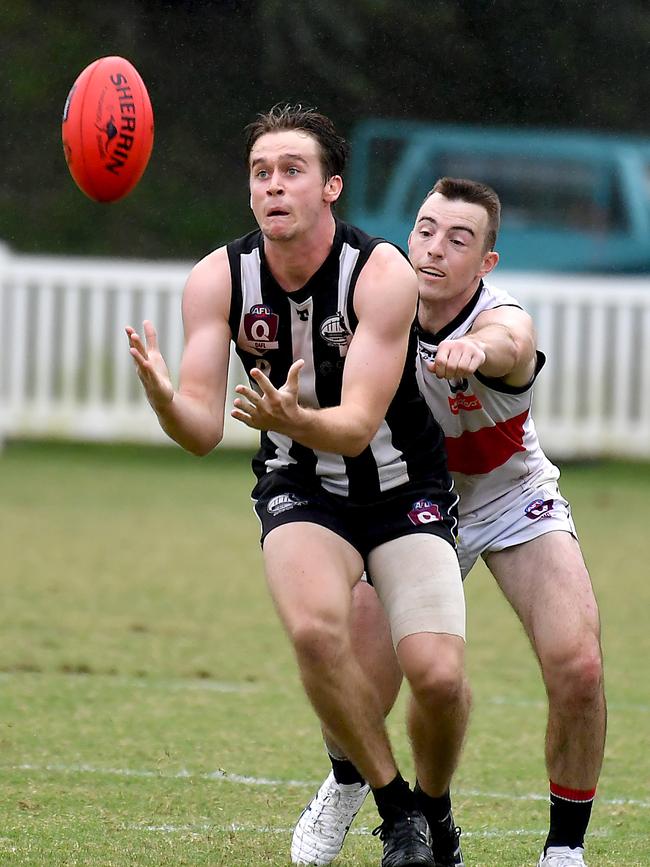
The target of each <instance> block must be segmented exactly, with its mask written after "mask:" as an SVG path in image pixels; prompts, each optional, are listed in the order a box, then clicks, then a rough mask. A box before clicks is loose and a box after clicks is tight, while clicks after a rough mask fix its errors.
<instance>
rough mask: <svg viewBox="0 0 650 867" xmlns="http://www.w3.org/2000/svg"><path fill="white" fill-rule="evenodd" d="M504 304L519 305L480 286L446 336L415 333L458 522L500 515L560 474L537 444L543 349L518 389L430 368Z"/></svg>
mask: <svg viewBox="0 0 650 867" xmlns="http://www.w3.org/2000/svg"><path fill="white" fill-rule="evenodd" d="M503 306H514V307H520V308H521V304H519V302H518V301H517V300H516V299H515V298H513V297H512V296H511V295H509V294H508V293H507V292H505V291H502V290H500V289H497V288H495V287H493V286H490V285H488V284H486V283H484V282H481V284H480V285H479V287H478V289H477V290H476V293H475V295H474V296H473V298H472V299H471V300H470V301H469V303H468V304H467V305H466V306H465V308H464V309H463V310H461V312H460V313H459V314H458V316H457V317H456V318H455V319H454V320H453V321H452V322H450V323H449V324H448V325H446V326H445V327H444V328H443V329H442V330H441V331H439V332H438V333H437V334H429V333H427V332H424V331H422V330H421V329H420V330H419V333H418V357H417V378H418V384H419V386H420V390H421V391H422V394H423V395H424V397H425V399H426V401H427V403H428V404H429V407H430V408H431V411H432V412H433V415H434V417H435V418H436V420H437V421H438V422H439V424H440V425H441V426H442V429H443V431H444V434H445V444H446V447H447V456H448V461H449V469H450V470H451V472H452V475H453V477H454V481H455V484H456V491H457V493H458V494H459V495H460V505H459V514H460V517H461V521H462V518H463V517H468V518H469V519H470V520H471V516H472V515H476V514H477V513H480V512H481V511H482V510H484V509H485V508H486V507H488V506H489V507H491V508H492V509H494V513H495V515H497V514H500V513H501V511H502V510H504V509H506V508H507V507H508V505H509V504H510V503H512V502H513V501H514V500H516V499H517V498H519V497H520V496H521V495H522V494H525V493H526V492H528V491H529V490H530V491H534V490H535V489H537V488H539V487H540V486H541V485H543V484H546V483H548V482H551V481H555V480H557V479H558V478H559V475H560V473H559V470H558V469H557V467H555V466H554V465H553V464H552V463H551V462H550V461H549V460H548V458H547V457H546V455H545V454H544V452H543V451H542V449H541V447H540V445H539V441H538V439H537V433H536V431H535V425H534V423H533V419H532V416H531V401H532V389H533V384H534V382H535V379H536V378H537V374H538V373H539V371H540V370H541V369H542V367H543V365H544V363H545V360H546V359H545V357H544V355H543V354H542V353H541V352H539V351H538V353H537V366H536V369H535V374H534V376H533V379H532V381H531V382H530V383H529V384H528V385H527V386H524V387H521V388H515V387H513V386H509V385H506V384H504V383H503V382H502V381H501V380H500V379H489V378H488V377H485V376H483V375H481V374H480V373H479V372H476V373H474V374H473V375H471V376H468V377H467V378H466V379H463V380H458V381H455V382H454V381H449V380H446V379H438V377H437V376H435V375H434V374H433V373H431V372H430V371H429V370H428V369H427V367H426V364H425V362H426V361H429V360H431V359H433V358H435V354H436V350H437V347H438V344H439V343H441V342H442V341H443V340H448V339H451V340H453V339H454V338H458V337H462V336H463V335H465V334H467V332H468V331H469V330H470V329H471V327H472V325H473V323H474V320H475V319H476V317H477V316H478V315H479V314H480V313H482V312H483V311H484V310H492V309H494V308H495V307H503Z"/></svg>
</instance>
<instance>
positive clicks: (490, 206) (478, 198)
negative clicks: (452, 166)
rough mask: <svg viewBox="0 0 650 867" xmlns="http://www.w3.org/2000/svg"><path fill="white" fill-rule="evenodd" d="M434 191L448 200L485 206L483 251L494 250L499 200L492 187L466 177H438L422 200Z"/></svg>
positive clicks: (499, 220) (499, 219)
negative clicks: (485, 227) (485, 224)
mask: <svg viewBox="0 0 650 867" xmlns="http://www.w3.org/2000/svg"><path fill="white" fill-rule="evenodd" d="M434 193H440V195H441V196H444V197H445V198H446V199H449V200H450V201H454V200H456V201H458V200H460V201H461V202H469V203H470V204H472V205H480V206H481V207H482V208H485V210H486V211H487V215H488V226H487V233H486V236H485V251H486V252H487V251H488V250H494V246H495V244H496V241H497V234H498V232H499V223H500V222H501V202H500V201H499V196H498V195H497V194H496V193H495V191H494V190H493V189H492V187H488V185H487V184H481V183H479V182H478V181H470V180H468V179H467V178H440V179H439V180H437V181H436V182H435V184H434V186H433V189H431V190H429V192H428V193H427V194H426V196H425V197H424V201H425V202H426V200H427V199H428V198H429V196H432V195H433V194H434Z"/></svg>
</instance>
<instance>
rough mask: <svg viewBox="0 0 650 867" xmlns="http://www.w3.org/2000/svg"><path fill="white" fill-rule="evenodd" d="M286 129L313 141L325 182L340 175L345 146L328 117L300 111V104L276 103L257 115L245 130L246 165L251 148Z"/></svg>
mask: <svg viewBox="0 0 650 867" xmlns="http://www.w3.org/2000/svg"><path fill="white" fill-rule="evenodd" d="M285 129H295V130H302V131H303V132H306V133H308V134H309V135H310V136H312V137H313V138H314V139H316V142H317V143H318V147H319V150H320V161H321V167H322V170H323V179H324V180H326V181H327V180H329V179H330V178H331V177H333V176H334V175H342V174H343V171H344V169H345V163H346V160H347V158H348V152H349V147H348V143H347V142H346V140H345V139H344V138H342V137H341V136H340V135H339V134H338V133H337V131H336V129H335V128H334V124H333V123H332V121H331V120H330V119H329V117H326V116H325V115H324V114H320V113H319V112H318V111H316V109H315V108H303V107H302V105H300V104H298V105H282V104H281V103H278V104H277V105H274V106H273V108H271V109H270V110H269V111H267V112H263V113H260V114H258V115H257V118H256V119H255V120H254V121H253V122H252V123H249V124H248V126H247V127H246V128H245V129H244V134H245V136H246V162H247V163H249V162H250V155H251V151H252V149H253V145H254V144H255V142H256V141H257V140H258V138H260V136H263V135H265V134H266V133H267V132H280V131H282V130H285Z"/></svg>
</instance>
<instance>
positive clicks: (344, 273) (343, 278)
mask: <svg viewBox="0 0 650 867" xmlns="http://www.w3.org/2000/svg"><path fill="white" fill-rule="evenodd" d="M358 258H359V250H355V249H354V247H351V246H350V245H349V244H343V246H342V247H341V255H340V256H339V263H340V264H339V313H340V314H341V316H342V317H343V321H344V322H345V327H346V328H347V330H348V332H349V333H352V328H351V327H350V318H349V316H348V291H349V289H350V280H351V279H352V272H353V271H354V268H355V265H356V264H357V260H358ZM347 351H348V348H347V346H342V347H341V348H340V353H341V355H342V356H343V355H345V353H346V352H347Z"/></svg>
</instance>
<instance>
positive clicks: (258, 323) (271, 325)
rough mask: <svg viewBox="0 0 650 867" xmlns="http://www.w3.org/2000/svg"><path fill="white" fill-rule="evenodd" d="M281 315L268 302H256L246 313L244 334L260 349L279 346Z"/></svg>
mask: <svg viewBox="0 0 650 867" xmlns="http://www.w3.org/2000/svg"><path fill="white" fill-rule="evenodd" d="M278 323H279V317H278V314H277V313H274V312H273V311H272V310H271V308H270V307H269V306H268V304H254V305H253V306H252V307H251V309H250V310H249V311H248V313H245V314H244V334H245V335H246V340H248V342H249V343H250V344H251V345H252V346H253V347H254V348H255V349H257V350H258V351H260V352H265V351H266V350H267V349H277V348H278V341H277V337H278Z"/></svg>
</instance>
